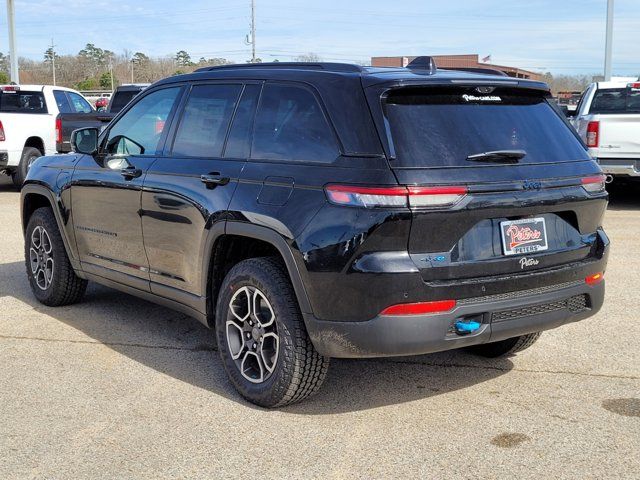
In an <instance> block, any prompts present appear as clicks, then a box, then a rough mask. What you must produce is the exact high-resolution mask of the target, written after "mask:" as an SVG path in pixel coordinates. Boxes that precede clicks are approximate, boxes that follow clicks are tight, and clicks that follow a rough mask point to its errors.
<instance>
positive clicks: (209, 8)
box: [0, 0, 640, 75]
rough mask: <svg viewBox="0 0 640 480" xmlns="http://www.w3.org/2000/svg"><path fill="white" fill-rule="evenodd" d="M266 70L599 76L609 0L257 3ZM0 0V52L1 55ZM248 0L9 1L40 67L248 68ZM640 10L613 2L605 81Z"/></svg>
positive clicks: (22, 40) (620, 69) (1, 18)
mask: <svg viewBox="0 0 640 480" xmlns="http://www.w3.org/2000/svg"><path fill="white" fill-rule="evenodd" d="M255 1H256V28H257V30H256V49H257V56H258V57H260V58H261V59H262V60H263V61H273V60H275V59H278V60H280V61H287V60H291V59H293V58H294V57H295V56H298V55H301V54H306V53H309V52H313V53H316V54H318V55H319V56H320V57H321V58H322V59H323V60H326V61H342V62H352V61H356V62H360V63H368V62H369V61H370V57H371V56H387V55H406V56H411V55H440V54H463V53H478V54H479V55H480V56H481V57H485V56H487V55H491V62H492V63H495V64H499V65H510V66H516V67H520V68H524V69H529V70H534V71H545V72H546V71H551V72H552V73H554V74H598V73H601V72H602V69H603V63H604V39H605V18H606V4H607V1H606V0H555V1H553V0H466V1H462V0H445V1H443V0H395V1H394V2H390V1H389V0H385V1H378V0H350V1H348V0H319V1H295V0H255ZM4 3H5V2H4V1H2V0H0V51H2V52H5V53H7V52H8V37H7V18H6V8H5V5H4ZM250 4H251V2H250V0H241V1H218V0H208V1H207V0H182V1H181V2H178V1H176V0H140V1H127V0H122V1H116V0H112V1H102V0H92V1H90V0H42V1H37V0H16V31H17V47H18V52H19V55H20V56H21V57H28V58H32V59H42V57H43V53H44V51H45V50H46V49H47V48H48V46H49V45H50V44H51V39H52V38H53V42H54V44H55V45H56V52H57V53H58V54H59V55H64V54H76V53H77V52H78V51H79V50H81V49H82V48H83V47H84V45H85V44H87V43H94V44H95V45H96V46H98V47H100V48H103V49H108V50H112V51H114V52H116V53H123V52H124V51H125V50H128V51H130V52H138V51H140V52H143V53H145V54H147V55H149V56H167V55H174V54H175V52H177V51H178V50H186V51H187V52H188V53H189V54H190V55H191V57H192V58H193V59H194V60H197V59H199V58H200V57H207V58H209V57H224V58H227V59H229V60H232V61H236V62H245V61H246V60H248V59H249V58H250V57H251V47H250V46H248V45H246V44H245V36H246V35H247V33H248V32H249V24H250V16H251V9H250ZM638 32H640V1H639V0H615V20H614V36H613V73H614V75H638V74H640V53H639V50H638V47H637V44H638Z"/></svg>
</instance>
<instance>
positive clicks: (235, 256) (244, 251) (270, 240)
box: [203, 222, 311, 325]
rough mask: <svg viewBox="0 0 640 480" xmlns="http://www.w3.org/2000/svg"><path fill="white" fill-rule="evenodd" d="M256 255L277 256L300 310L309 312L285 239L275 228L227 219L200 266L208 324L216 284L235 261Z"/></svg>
mask: <svg viewBox="0 0 640 480" xmlns="http://www.w3.org/2000/svg"><path fill="white" fill-rule="evenodd" d="M258 257H274V258H276V259H278V260H279V261H280V262H282V264H283V265H284V267H285V270H286V271H287V273H288V274H289V279H290V280H291V283H292V285H293V288H294V292H295V294H296V298H297V300H298V304H299V306H300V310H301V311H302V312H303V313H311V304H310V302H309V298H308V296H307V293H306V290H305V288H304V284H303V282H302V278H301V276H300V272H299V270H298V266H297V264H296V261H295V259H294V256H293V252H292V251H291V248H290V247H289V245H288V244H287V242H286V240H285V239H284V238H283V237H282V236H281V235H280V234H279V233H277V232H276V231H275V230H272V229H270V228H267V227H261V226H258V225H251V224H246V223H240V222H227V224H226V228H225V232H224V233H223V234H221V235H219V236H217V237H216V238H215V239H214V240H213V241H212V242H211V246H210V248H209V249H208V256H207V258H206V259H205V265H204V267H203V268H204V270H203V271H206V272H207V275H206V277H205V282H206V284H205V285H203V291H204V292H206V297H207V317H208V318H209V323H210V325H212V324H213V319H214V317H215V310H216V302H217V297H218V293H219V289H220V286H221V285H222V282H223V281H224V278H225V276H226V274H227V273H228V272H229V271H230V270H231V268H233V266H234V265H236V264H238V263H239V262H241V261H243V260H246V259H249V258H258Z"/></svg>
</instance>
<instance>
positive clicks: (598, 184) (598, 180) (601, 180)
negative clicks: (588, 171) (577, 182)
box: [581, 175, 607, 193]
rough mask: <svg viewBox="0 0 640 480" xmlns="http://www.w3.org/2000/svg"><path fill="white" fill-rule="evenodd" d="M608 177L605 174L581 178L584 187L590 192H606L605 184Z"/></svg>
mask: <svg viewBox="0 0 640 480" xmlns="http://www.w3.org/2000/svg"><path fill="white" fill-rule="evenodd" d="M606 179H607V177H605V176H604V175H594V176H593V177H585V178H583V179H582V180H581V182H582V188H584V189H585V190H586V191H587V192H589V193H599V192H604V186H605V183H606Z"/></svg>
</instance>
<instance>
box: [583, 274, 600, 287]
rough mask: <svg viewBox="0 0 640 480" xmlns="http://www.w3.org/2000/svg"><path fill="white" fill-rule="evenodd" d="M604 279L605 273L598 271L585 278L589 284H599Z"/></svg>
mask: <svg viewBox="0 0 640 480" xmlns="http://www.w3.org/2000/svg"><path fill="white" fill-rule="evenodd" d="M603 280H604V273H602V272H598V273H595V274H593V275H589V276H588V277H587V278H585V279H584V281H585V282H586V284H587V285H597V284H598V283H600V282H601V281H603Z"/></svg>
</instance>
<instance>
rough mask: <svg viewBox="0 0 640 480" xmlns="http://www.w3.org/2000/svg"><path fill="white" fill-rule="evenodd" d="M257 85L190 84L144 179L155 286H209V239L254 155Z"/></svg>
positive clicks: (169, 289) (195, 291) (193, 291)
mask: <svg viewBox="0 0 640 480" xmlns="http://www.w3.org/2000/svg"><path fill="white" fill-rule="evenodd" d="M259 92H260V85H259V84H247V85H243V84H242V83H228V82H227V83H200V84H194V85H192V86H191V87H190V91H189V92H188V95H187V96H186V99H185V100H184V102H183V106H182V107H181V112H182V113H181V114H180V116H179V118H178V119H177V120H176V122H174V125H173V126H172V137H173V140H172V141H171V142H169V143H168V145H167V148H166V151H165V154H164V155H163V156H162V157H160V158H158V160H157V161H156V162H155V163H154V164H153V166H152V167H151V169H150V170H149V172H148V173H147V176H146V178H145V182H144V191H143V194H142V209H141V215H142V227H143V231H144V240H145V248H146V254H147V258H148V259H149V266H150V279H151V290H152V291H153V292H155V293H159V294H162V295H165V296H169V297H172V298H174V299H175V300H178V301H184V298H185V297H184V295H181V294H180V293H179V291H180V292H186V293H187V294H190V295H195V296H199V295H203V294H204V292H203V290H202V289H203V275H206V273H207V272H203V270H202V259H203V258H204V257H205V256H206V255H205V252H204V250H205V247H206V245H205V242H206V239H207V236H208V233H209V231H210V230H211V229H214V228H218V226H220V225H223V222H224V220H225V213H226V210H227V207H228V206H229V202H230V201H231V197H232V195H233V193H234V191H235V189H236V187H237V183H238V178H239V176H240V172H241V170H242V167H243V165H244V162H245V161H246V159H247V157H248V147H249V139H248V137H247V136H248V135H249V134H250V126H251V122H252V119H253V115H254V111H255V108H256V104H257V99H258V95H259ZM230 129H231V132H230V133H229V131H230ZM227 138H228V140H227ZM186 298H188V297H186Z"/></svg>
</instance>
